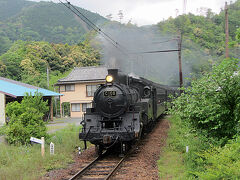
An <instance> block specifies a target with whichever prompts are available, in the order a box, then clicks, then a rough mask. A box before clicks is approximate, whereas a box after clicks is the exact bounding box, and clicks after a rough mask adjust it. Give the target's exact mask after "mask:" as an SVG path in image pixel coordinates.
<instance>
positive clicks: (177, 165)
mask: <svg viewBox="0 0 240 180" xmlns="http://www.w3.org/2000/svg"><path fill="white" fill-rule="evenodd" d="M170 121H171V129H170V131H169V134H168V140H167V146H166V147H165V148H164V151H163V152H162V153H161V156H160V159H159V160H158V169H159V177H160V179H186V178H187V173H186V168H185V166H184V163H183V157H182V152H179V151H177V150H176V149H175V147H174V146H175V145H176V144H174V143H173V142H174V141H175V140H176V138H179V134H178V133H177V132H178V130H179V129H178V128H179V126H178V124H177V123H176V121H173V120H172V118H170Z"/></svg>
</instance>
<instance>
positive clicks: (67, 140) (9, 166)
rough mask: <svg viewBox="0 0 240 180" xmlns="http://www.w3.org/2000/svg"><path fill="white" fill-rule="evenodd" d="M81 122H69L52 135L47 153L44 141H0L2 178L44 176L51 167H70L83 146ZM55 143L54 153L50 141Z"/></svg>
mask: <svg viewBox="0 0 240 180" xmlns="http://www.w3.org/2000/svg"><path fill="white" fill-rule="evenodd" d="M79 129H80V126H75V125H69V126H67V127H65V128H64V129H62V130H59V131H57V132H55V133H53V134H51V135H50V137H49V139H48V140H47V141H46V142H45V156H44V157H42V156H41V145H37V144H35V145H21V146H15V145H5V144H0V179H8V180H15V179H40V178H41V177H43V176H44V175H45V174H46V173H47V172H48V171H50V170H53V169H59V168H64V167H66V166H67V165H68V164H69V163H71V162H73V156H74V154H76V153H77V147H78V146H80V147H81V148H83V144H82V143H81V142H80V141H79V139H78V132H79ZM50 142H53V143H54V145H55V154H54V155H50V153H49V144H50Z"/></svg>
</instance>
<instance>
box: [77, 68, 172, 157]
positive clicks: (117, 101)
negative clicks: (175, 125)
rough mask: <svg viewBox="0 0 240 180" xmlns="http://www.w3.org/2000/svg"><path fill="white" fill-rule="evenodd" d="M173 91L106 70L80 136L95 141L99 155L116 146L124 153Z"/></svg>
mask: <svg viewBox="0 0 240 180" xmlns="http://www.w3.org/2000/svg"><path fill="white" fill-rule="evenodd" d="M170 94H172V95H175V94H176V91H175V90H174V89H173V88H171V87H168V86H163V85H160V84H156V83H154V82H152V81H149V80H147V79H144V78H140V77H136V76H134V75H124V74H121V73H119V72H118V69H109V70H108V75H107V77H106V84H104V85H101V86H100V87H99V88H98V89H97V91H96V92H95V94H94V99H93V107H92V108H88V109H87V110H86V113H85V115H84V120H83V121H82V125H83V129H82V132H81V133H79V139H81V140H84V141H85V142H86V141H90V142H91V143H92V144H95V147H96V150H97V153H98V154H101V153H102V151H103V150H104V149H107V148H110V147H113V146H119V147H120V148H119V149H120V150H121V153H124V152H125V151H126V150H127V149H128V148H129V147H130V146H131V144H132V143H133V142H134V141H135V140H137V139H138V138H140V137H141V134H142V133H143V132H148V131H149V130H151V129H152V128H153V126H154V124H155V122H156V120H157V118H158V117H159V116H160V115H161V114H163V113H164V112H165V110H166V108H167V107H166V102H168V101H170V98H169V95H170Z"/></svg>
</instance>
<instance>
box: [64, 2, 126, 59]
mask: <svg viewBox="0 0 240 180" xmlns="http://www.w3.org/2000/svg"><path fill="white" fill-rule="evenodd" d="M65 1H66V2H67V4H68V5H66V4H65V3H63V2H62V1H61V0H59V2H61V4H63V5H64V6H65V7H67V8H68V9H69V10H71V11H72V12H73V13H74V14H75V15H76V16H78V17H79V18H80V19H81V20H83V21H84V22H85V23H86V24H87V25H88V26H90V27H91V28H92V29H93V30H95V31H96V32H97V33H99V34H101V35H102V36H103V37H104V38H105V39H106V40H107V41H109V42H110V43H111V44H112V45H113V46H114V47H116V48H117V49H118V50H119V51H121V52H122V53H123V54H125V55H127V53H126V52H124V51H126V49H125V48H124V47H123V46H122V45H120V44H119V43H118V42H117V41H115V40H114V39H113V38H111V37H110V36H109V35H108V34H107V33H105V32H104V31H103V30H102V29H101V28H99V27H98V26H96V25H95V24H94V23H93V22H92V21H91V20H90V19H88V18H87V17H86V16H85V15H84V14H83V13H81V12H80V11H79V10H78V9H77V8H76V7H75V6H73V5H72V4H71V3H70V2H69V1H67V0H65ZM71 7H72V8H73V9H72V8H71ZM74 10H75V11H74ZM76 11H77V12H76ZM78 13H79V14H78ZM120 48H122V49H120Z"/></svg>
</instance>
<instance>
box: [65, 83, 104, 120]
mask: <svg viewBox="0 0 240 180" xmlns="http://www.w3.org/2000/svg"><path fill="white" fill-rule="evenodd" d="M104 83H105V82H104V81H103V82H91V83H77V84H75V90H74V91H67V92H60V93H61V94H63V96H61V97H60V104H62V103H64V102H69V103H70V115H71V117H73V118H75V117H82V116H83V114H84V112H83V111H82V103H91V102H92V100H93V97H87V90H86V86H87V85H98V84H104ZM73 103H80V112H72V111H71V104H73Z"/></svg>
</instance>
